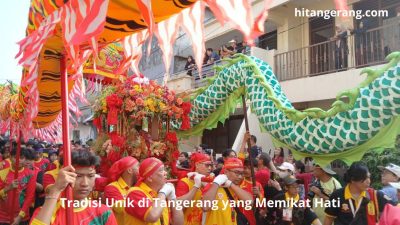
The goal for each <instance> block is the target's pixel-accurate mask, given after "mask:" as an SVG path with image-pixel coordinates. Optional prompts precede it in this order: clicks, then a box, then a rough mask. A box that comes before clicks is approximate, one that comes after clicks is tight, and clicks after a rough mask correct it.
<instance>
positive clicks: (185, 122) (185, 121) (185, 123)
mask: <svg viewBox="0 0 400 225" xmlns="http://www.w3.org/2000/svg"><path fill="white" fill-rule="evenodd" d="M191 108H192V104H190V102H184V103H182V109H183V115H182V125H181V130H188V129H190V118H189V113H190V110H191Z"/></svg>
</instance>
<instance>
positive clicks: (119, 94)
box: [93, 75, 190, 161]
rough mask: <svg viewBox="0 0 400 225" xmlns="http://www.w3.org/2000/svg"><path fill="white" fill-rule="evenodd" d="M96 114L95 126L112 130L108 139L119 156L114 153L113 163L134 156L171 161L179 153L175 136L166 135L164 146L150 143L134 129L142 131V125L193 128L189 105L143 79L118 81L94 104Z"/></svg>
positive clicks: (104, 91)
mask: <svg viewBox="0 0 400 225" xmlns="http://www.w3.org/2000/svg"><path fill="white" fill-rule="evenodd" d="M93 110H94V112H95V115H94V122H95V125H96V127H97V128H98V129H99V131H100V132H101V128H102V127H104V128H106V127H110V129H111V127H112V129H111V130H112V131H113V132H111V133H108V136H109V138H110V139H111V142H112V145H113V146H114V151H118V152H119V154H115V153H113V152H111V158H112V160H114V159H115V157H117V156H119V157H121V156H124V155H131V156H133V157H135V158H137V159H139V160H140V159H144V158H147V157H149V156H155V157H158V158H160V159H164V160H166V161H170V158H171V157H172V156H173V155H174V154H173V153H176V151H177V147H176V146H177V143H178V139H177V137H176V134H175V133H171V132H170V133H168V134H166V135H165V140H164V139H162V140H163V141H165V143H162V142H154V141H151V140H148V139H146V138H145V135H144V134H142V133H138V132H137V131H139V130H136V129H135V127H136V126H137V125H138V126H139V127H141V125H142V123H143V121H150V122H149V123H151V121H153V123H157V122H154V121H165V119H167V120H174V121H175V122H178V123H181V124H182V129H188V127H190V122H189V117H188V114H189V113H190V103H185V102H183V100H182V99H181V98H179V97H177V96H176V94H175V92H174V91H172V90H169V89H168V88H167V87H165V86H160V85H158V84H157V83H156V82H155V81H153V80H150V81H149V80H148V79H147V78H145V77H144V76H143V75H138V76H133V77H129V78H127V79H126V80H124V81H116V83H114V84H113V85H112V86H108V87H106V88H105V89H104V90H103V92H102V93H101V95H100V96H99V97H98V98H97V99H96V100H95V102H94V107H93ZM153 118H157V119H153ZM160 119H161V120H160ZM144 124H146V123H144ZM159 124H160V126H159V129H163V126H162V122H161V123H159ZM153 125H154V124H153ZM107 132H108V131H107ZM160 133H162V132H160ZM106 154H107V155H108V154H109V153H106Z"/></svg>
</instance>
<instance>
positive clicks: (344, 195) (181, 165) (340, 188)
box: [0, 133, 400, 225]
mask: <svg viewBox="0 0 400 225" xmlns="http://www.w3.org/2000/svg"><path fill="white" fill-rule="evenodd" d="M248 141H249V142H250V149H249V150H248V149H247V146H246V144H247V143H248ZM15 145H16V143H14V147H13V148H10V146H9V142H7V141H1V142H0V153H1V154H0V222H1V223H3V222H5V224H8V223H7V221H9V214H8V213H7V211H6V209H7V210H9V207H10V205H12V204H11V203H10V202H12V198H10V197H7V196H9V193H11V192H10V190H13V189H17V190H18V191H19V192H20V193H25V194H24V195H23V196H22V195H21V196H22V198H23V201H22V202H26V204H22V205H20V206H15V207H19V208H18V210H19V209H21V212H22V213H21V212H20V215H18V216H17V217H16V218H15V220H14V221H17V222H18V223H14V224H13V225H18V224H22V225H26V224H28V221H29V216H27V215H29V214H30V215H32V213H33V211H34V209H35V208H37V207H39V206H41V205H42V204H43V202H44V201H45V195H46V194H45V190H47V189H48V187H50V185H52V184H54V182H56V179H57V173H58V171H59V170H60V168H61V165H62V159H61V158H60V159H59V157H58V156H59V155H62V145H55V144H51V143H47V142H42V141H38V140H29V141H28V142H26V143H23V148H22V149H21V155H20V162H19V171H20V174H19V175H18V177H19V180H18V182H15V180H13V173H14V170H13V168H15V166H16V148H15ZM71 149H72V151H73V152H80V151H87V152H90V154H95V153H94V152H93V151H92V150H90V148H89V147H88V146H85V145H81V144H80V143H74V142H73V143H71ZM10 150H11V151H10ZM199 154H200V155H208V157H209V159H210V160H211V161H209V160H208V159H205V160H203V161H201V162H200V163H198V162H196V160H197V161H198V160H199ZM193 156H195V157H197V159H196V158H193ZM214 156H215V155H214V153H213V151H212V150H211V149H209V148H208V147H207V146H206V145H204V144H203V145H200V146H198V147H196V148H195V149H194V150H193V152H181V153H180V155H179V158H178V159H177V161H176V168H175V170H174V169H173V170H172V175H173V176H177V177H178V179H184V178H185V177H186V176H188V172H192V171H193V168H194V165H196V166H199V165H200V164H201V165H202V167H201V168H202V169H204V174H203V175H204V176H205V175H207V174H211V175H210V176H212V177H214V183H215V182H217V181H218V180H219V179H220V178H221V176H220V175H223V176H225V175H224V174H227V178H226V179H229V180H232V182H234V183H237V184H238V187H240V188H241V189H242V190H246V191H249V192H251V194H253V195H254V196H258V198H260V200H261V201H262V200H264V199H265V200H267V201H268V200H273V201H277V200H287V199H294V200H295V201H299V200H307V199H308V200H310V201H311V203H312V204H311V205H310V207H308V206H293V207H290V208H282V207H260V208H254V209H252V210H250V212H249V211H246V210H244V209H240V210H243V214H245V215H246V218H247V219H248V220H249V221H251V218H254V220H253V221H252V222H251V223H250V224H251V225H257V224H260V225H261V224H263V225H280V224H283V225H287V224H290V225H309V224H314V225H315V224H316V225H318V224H324V225H332V224H333V223H335V224H342V225H350V224H360V225H361V224H363V225H364V224H365V225H367V224H368V225H369V224H370V223H368V222H367V220H370V219H371V218H370V215H371V213H374V214H373V215H374V216H377V214H382V213H383V211H384V208H385V206H386V205H396V204H398V202H399V199H400V167H399V166H398V165H395V164H392V163H390V164H388V165H382V166H381V167H379V168H380V169H381V182H382V186H383V188H382V189H381V190H374V189H372V188H370V183H371V180H370V172H369V170H368V168H367V167H366V166H365V165H364V164H362V163H359V162H355V163H353V164H352V165H351V166H350V167H349V168H348V169H347V171H346V172H345V175H344V177H340V176H338V175H337V174H336V172H335V171H334V170H333V169H332V168H331V166H330V164H327V165H319V164H318V163H314V162H313V160H312V159H311V158H306V159H303V160H295V159H294V158H293V155H292V154H291V152H290V151H287V150H284V149H283V148H276V149H275V150H274V152H270V153H266V152H264V151H263V150H262V148H261V147H260V146H258V145H257V138H256V137H255V136H253V135H250V134H249V133H246V134H245V136H244V138H243V140H242V144H241V146H240V149H236V151H235V150H233V149H226V150H225V151H223V152H222V156H221V157H219V158H216V159H214ZM201 157H202V158H201V159H203V158H204V156H201ZM235 160H236V161H235ZM238 160H239V161H242V162H243V164H242V163H240V162H239V164H237V163H238V162H237V161H238ZM195 162H196V163H195ZM229 163H236V164H237V165H236V167H235V169H230V170H228V171H229V173H228V172H227V168H229V167H228V166H229ZM203 164H204V165H203ZM238 165H239V167H238ZM241 165H242V167H241ZM203 167H204V168H203ZM240 168H243V169H242V170H240ZM206 169H207V170H206ZM252 169H253V170H254V177H255V181H256V186H254V187H251V186H252V185H251V182H252V181H251V180H252ZM177 170H178V172H177ZM224 170H225V171H224ZM182 171H185V173H179V172H182ZM96 177H99V182H100V181H101V180H100V179H101V177H100V176H99V175H96ZM33 178H34V179H33ZM106 180H107V179H106ZM21 182H22V183H21ZM23 182H26V183H23ZM95 185H96V186H97V185H99V186H101V184H100V183H98V182H97V178H96V184H95ZM178 186H179V185H178ZM46 188H47V189H46ZM178 189H179V188H178ZM97 190H100V189H96V191H97ZM93 193H94V192H93ZM93 193H92V194H93ZM93 196H94V195H93ZM98 196H101V191H99V194H97V197H98ZM178 197H179V196H178ZM6 199H8V200H6ZM10 199H11V200H10ZM337 199H339V201H340V202H341V203H340V205H339V206H331V205H329V204H327V205H322V206H321V205H316V204H315V203H316V202H321V201H328V202H329V201H331V202H332V201H334V200H337ZM348 203H349V204H348ZM353 204H354V205H353ZM399 209H400V208H399ZM24 210H27V211H26V212H25V211H24ZM288 210H290V212H289V211H288ZM28 211H29V212H30V213H28ZM17 212H18V211H17ZM254 212H255V214H254ZM386 214H387V213H386ZM386 214H385V215H386ZM288 215H290V216H288ZM356 215H357V216H356ZM382 215H383V214H382ZM390 218H391V219H395V218H396V217H393V216H391V217H390ZM378 220H379V219H378ZM374 221H375V219H374ZM382 221H383V220H382ZM382 224H384V223H382ZM388 224H389V223H388ZM392 224H396V223H392ZM238 225H241V224H239V223H238ZM374 225H375V223H374Z"/></svg>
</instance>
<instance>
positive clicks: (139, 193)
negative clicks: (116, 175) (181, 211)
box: [124, 182, 170, 225]
mask: <svg viewBox="0 0 400 225" xmlns="http://www.w3.org/2000/svg"><path fill="white" fill-rule="evenodd" d="M156 197H157V192H156V191H154V190H152V189H151V188H150V187H149V186H148V185H147V184H145V183H144V182H141V183H140V184H139V186H135V187H133V188H131V189H130V190H129V193H128V197H127V201H130V202H132V204H133V207H126V208H125V212H126V213H127V214H126V216H125V218H124V220H125V224H126V225H169V222H170V218H169V209H168V207H165V208H164V209H163V211H162V214H161V218H160V219H159V220H157V222H155V223H147V222H145V219H146V217H147V215H148V214H149V212H150V210H151V209H152V208H153V204H155V200H154V198H156ZM140 202H142V203H143V205H140ZM158 204H160V202H158ZM146 205H148V206H149V207H146ZM161 220H162V221H163V222H162V223H161Z"/></svg>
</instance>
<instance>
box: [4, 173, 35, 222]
mask: <svg viewBox="0 0 400 225" xmlns="http://www.w3.org/2000/svg"><path fill="white" fill-rule="evenodd" d="M13 180H14V170H12V169H11V168H7V169H4V170H0V192H2V194H1V195H0V196H1V198H0V223H10V215H13V216H12V217H13V218H15V217H16V216H18V214H20V215H21V216H23V219H22V221H27V220H28V219H29V207H30V206H31V205H32V203H33V201H34V199H35V189H36V176H35V172H34V171H32V170H29V169H26V168H22V169H21V170H20V171H19V172H18V183H19V185H18V188H17V189H14V190H16V196H15V197H14V198H12V195H13V194H12V193H13V191H9V192H7V193H4V188H5V187H6V186H7V185H9V184H11V183H12V181H13ZM12 205H14V209H11V206H12ZM11 210H12V211H11Z"/></svg>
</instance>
